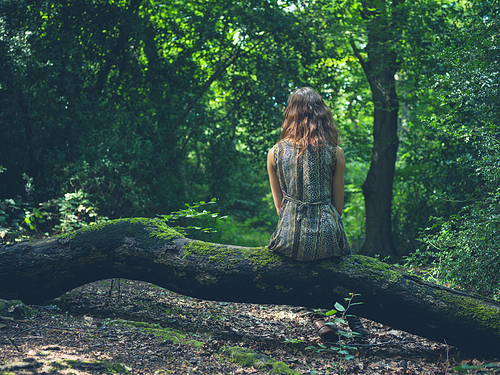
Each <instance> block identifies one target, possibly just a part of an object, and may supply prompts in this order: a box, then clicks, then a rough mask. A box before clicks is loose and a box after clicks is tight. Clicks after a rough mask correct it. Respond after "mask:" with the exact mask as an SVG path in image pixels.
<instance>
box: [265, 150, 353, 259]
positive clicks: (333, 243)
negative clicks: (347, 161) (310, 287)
mask: <svg viewBox="0 0 500 375" xmlns="http://www.w3.org/2000/svg"><path fill="white" fill-rule="evenodd" d="M273 150H274V158H273V167H274V170H275V171H276V175H277V177H278V181H279V183H280V187H281V191H282V193H283V200H282V203H281V210H280V217H279V221H278V227H277V229H276V231H275V232H274V233H273V235H272V237H271V243H270V244H269V249H271V250H273V251H276V252H279V253H281V254H283V255H286V256H289V257H291V258H293V259H296V260H300V261H310V260H316V259H324V258H329V257H334V256H337V257H338V256H342V255H345V254H350V253H351V250H350V247H349V242H348V241H347V237H346V234H345V231H344V225H343V224H342V219H341V218H340V215H339V214H338V212H337V210H336V209H335V207H334V206H333V204H332V199H331V198H332V182H333V171H334V169H335V165H336V162H337V152H336V150H337V149H336V147H334V146H331V145H327V146H324V147H319V148H316V147H314V146H312V145H310V146H309V147H308V148H307V150H306V151H305V152H304V153H303V154H302V156H301V157H300V159H298V161H297V156H298V155H299V153H300V150H299V149H298V148H296V147H295V146H294V145H293V144H292V143H291V142H288V141H280V142H278V143H277V144H276V145H275V146H274V147H273Z"/></svg>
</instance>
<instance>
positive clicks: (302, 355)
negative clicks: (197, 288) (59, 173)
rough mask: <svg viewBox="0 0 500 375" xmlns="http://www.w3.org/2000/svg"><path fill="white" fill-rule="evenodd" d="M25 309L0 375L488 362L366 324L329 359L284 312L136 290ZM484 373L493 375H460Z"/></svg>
mask: <svg viewBox="0 0 500 375" xmlns="http://www.w3.org/2000/svg"><path fill="white" fill-rule="evenodd" d="M31 307H32V308H33V310H34V312H35V314H34V316H33V317H31V318H29V319H23V320H16V319H13V318H7V317H3V318H0V374H75V375H81V374H112V373H129V374H264V373H275V374H318V375H321V374H370V375H378V374H451V373H453V372H454V371H453V366H457V365H460V364H462V365H463V366H473V367H474V366H476V367H478V366H481V365H484V364H487V363H489V362H485V361H479V360H476V359H471V358H459V356H458V353H457V351H456V350H454V348H449V347H447V346H446V345H445V344H444V343H436V342H432V341H429V340H426V339H423V338H420V337H418V336H414V335H411V334H408V333H405V332H402V331H398V330H395V329H392V328H391V327H387V326H384V325H381V324H378V323H375V322H372V321H368V320H363V321H364V323H365V326H367V328H369V329H370V331H371V333H372V338H370V339H367V340H359V341H356V342H353V343H349V345H350V346H352V348H351V349H345V348H343V349H344V350H345V352H341V354H339V353H338V352H339V348H338V347H335V346H333V345H331V344H327V345H324V344H323V343H321V341H319V339H318V338H317V337H316V335H315V333H314V331H313V329H312V326H311V324H310V323H309V319H308V318H307V316H305V315H303V313H301V312H297V311H296V310H297V309H296V308H293V307H291V306H282V305H254V304H241V303H228V302H216V301H205V300H200V299H196V298H190V297H186V296H182V295H179V294H175V293H172V292H170V291H168V290H165V289H162V288H160V287H158V286H155V285H152V284H148V283H144V282H140V281H131V280H117V279H113V280H103V281H99V282H95V283H91V284H87V285H84V286H82V287H80V288H77V289H74V290H73V291H71V292H69V293H67V294H65V295H64V296H62V297H61V298H59V299H56V300H55V301H53V303H52V304H51V305H47V306H31ZM345 328H346V329H347V327H345ZM321 345H322V346H321ZM349 355H352V356H353V358H352V359H346V356H349ZM487 370H489V371H491V372H493V373H499V371H498V367H484V368H481V369H476V370H469V373H473V372H474V373H485V372H487Z"/></svg>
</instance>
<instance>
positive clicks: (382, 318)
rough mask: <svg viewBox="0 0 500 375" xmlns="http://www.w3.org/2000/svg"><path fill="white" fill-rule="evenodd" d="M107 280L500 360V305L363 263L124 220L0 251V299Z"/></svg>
mask: <svg viewBox="0 0 500 375" xmlns="http://www.w3.org/2000/svg"><path fill="white" fill-rule="evenodd" d="M107 278H127V279H132V280H143V281H147V282H150V283H153V284H156V285H159V286H161V287H164V288H166V289H169V290H172V291H174V292H177V293H181V294H184V295H187V296H192V297H196V298H203V299H208V300H218V301H229V302H246V303H262V304H287V305H295V306H307V307H314V308H327V309H330V308H332V306H333V304H334V303H335V302H342V301H344V298H346V297H348V296H349V293H356V294H360V297H358V300H359V301H362V302H363V304H362V305H358V306H354V307H352V309H351V310H350V311H349V312H350V313H353V314H356V315H358V316H362V317H365V318H369V319H372V320H375V321H378V322H380V323H383V324H386V325H389V326H391V327H394V328H397V329H401V330H404V331H407V332H410V333H414V334H417V335H420V336H423V337H427V338H429V339H432V340H435V341H439V342H443V341H444V340H446V342H447V343H448V344H450V345H453V346H456V347H458V348H460V349H462V350H464V351H466V352H468V353H471V354H474V355H477V356H494V355H498V353H499V352H500V304H499V303H498V302H495V301H491V300H486V299H481V298H479V297H476V296H472V295H470V294H467V293H463V292H459V291H456V290H452V289H449V288H445V287H441V286H438V285H434V284H430V283H427V282H424V281H422V280H420V279H418V278H416V277H413V276H410V275H406V274H403V273H401V272H399V271H397V270H395V269H393V268H391V267H390V266H388V265H386V264H385V263H381V262H379V261H377V260H375V259H373V258H369V257H364V256H361V255H352V256H347V257H344V258H341V259H336V258H334V259H330V260H325V261H315V262H297V261H292V260H290V259H288V258H285V257H283V256H281V255H278V254H275V253H272V252H271V251H269V250H268V249H267V248H264V247H260V248H247V247H238V246H230V245H219V244H211V243H205V242H202V241H196V240H190V239H187V238H183V237H182V236H181V235H179V234H178V233H177V232H175V231H174V230H173V229H171V228H169V227H168V226H167V225H165V224H164V223H163V222H161V221H159V220H152V219H124V220H116V221H112V222H109V223H105V224H98V225H95V226H93V227H89V229H82V230H79V231H77V232H72V233H70V234H69V235H67V236H66V237H61V238H58V237H55V238H51V239H46V240H41V241H35V242H22V243H19V244H15V245H8V246H3V247H0V298H3V299H20V300H23V301H24V302H26V303H42V302H44V301H48V300H51V299H53V298H55V297H58V296H60V295H62V294H63V293H64V292H67V291H69V290H71V289H73V288H75V287H78V286H80V285H83V284H86V283H89V282H92V281H96V280H101V279H107Z"/></svg>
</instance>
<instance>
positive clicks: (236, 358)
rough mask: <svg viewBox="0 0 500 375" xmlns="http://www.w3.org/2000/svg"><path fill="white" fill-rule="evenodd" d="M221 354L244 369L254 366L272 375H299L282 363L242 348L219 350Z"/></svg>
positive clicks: (233, 347)
mask: <svg viewBox="0 0 500 375" xmlns="http://www.w3.org/2000/svg"><path fill="white" fill-rule="evenodd" d="M219 353H220V354H222V355H224V356H225V357H227V358H229V360H230V361H231V362H234V363H237V364H239V365H241V366H243V367H250V366H253V367H255V368H257V369H259V370H261V371H269V372H270V373H271V374H290V375H292V374H293V375H294V374H299V373H298V372H297V371H294V370H292V369H291V368H290V367H288V366H287V365H286V364H285V363H283V362H281V361H276V360H274V359H272V358H271V357H268V356H265V355H263V354H260V353H256V352H254V351H253V350H250V349H247V348H242V347H240V346H231V347H224V348H221V349H219Z"/></svg>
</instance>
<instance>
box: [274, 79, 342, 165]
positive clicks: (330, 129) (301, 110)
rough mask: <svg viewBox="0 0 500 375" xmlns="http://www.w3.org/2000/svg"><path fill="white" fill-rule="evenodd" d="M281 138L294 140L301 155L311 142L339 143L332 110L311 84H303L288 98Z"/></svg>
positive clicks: (335, 144)
mask: <svg viewBox="0 0 500 375" xmlns="http://www.w3.org/2000/svg"><path fill="white" fill-rule="evenodd" d="M281 139H282V140H284V139H286V140H289V141H291V142H292V143H293V144H294V145H295V147H298V148H299V149H300V153H299V158H300V156H301V155H302V154H303V153H304V152H305V151H306V149H307V147H308V146H309V145H313V146H315V147H323V146H325V145H327V144H330V145H333V146H337V145H338V143H339V131H338V128H337V125H336V124H335V121H334V120H333V116H332V112H331V111H330V108H328V106H327V105H326V104H325V102H324V100H323V98H322V97H321V96H320V95H319V94H318V93H317V92H316V91H315V90H314V89H312V88H311V87H301V88H300V89H297V90H295V91H294V92H293V93H292V95H290V97H289V98H288V103H287V106H286V110H285V116H284V119H283V125H282V128H281Z"/></svg>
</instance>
